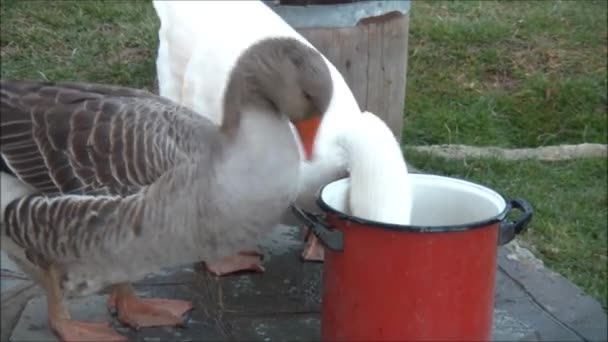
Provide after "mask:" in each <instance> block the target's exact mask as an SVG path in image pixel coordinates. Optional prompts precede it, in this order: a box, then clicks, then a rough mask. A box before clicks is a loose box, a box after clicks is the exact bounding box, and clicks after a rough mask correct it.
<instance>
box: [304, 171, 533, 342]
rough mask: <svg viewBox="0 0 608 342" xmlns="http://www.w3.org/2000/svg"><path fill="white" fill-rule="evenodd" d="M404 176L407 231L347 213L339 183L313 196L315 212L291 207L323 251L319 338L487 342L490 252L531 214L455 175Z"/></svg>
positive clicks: (523, 204) (344, 185)
mask: <svg viewBox="0 0 608 342" xmlns="http://www.w3.org/2000/svg"><path fill="white" fill-rule="evenodd" d="M410 177H411V179H412V182H413V210H412V224H411V225H407V226H406V225H394V224H386V223H382V222H374V221H369V220H365V219H362V218H359V217H355V216H352V215H350V214H349V213H348V209H347V203H348V193H349V192H348V191H349V190H348V189H349V179H342V180H338V181H336V182H333V183H330V184H328V185H326V186H324V187H323V188H322V189H321V190H320V192H319V196H318V199H317V203H318V205H319V206H320V207H321V209H322V210H323V211H324V213H325V214H324V215H314V214H310V213H307V212H304V211H302V210H300V209H298V208H294V212H295V213H296V215H298V216H299V217H300V218H302V219H304V221H305V222H306V223H307V225H308V226H309V227H310V229H311V230H312V231H313V232H314V233H315V234H316V235H317V237H318V238H319V239H320V240H321V241H322V242H323V243H324V245H325V247H326V248H325V261H324V270H323V297H322V300H323V303H322V311H321V337H322V339H323V341H489V340H490V339H491V336H492V318H493V308H494V281H495V275H496V255H497V249H498V248H497V246H498V245H501V244H505V243H507V242H509V241H511V240H512V239H513V237H514V236H515V235H516V234H519V233H520V232H522V231H523V230H524V229H525V228H526V227H527V225H528V223H529V222H530V220H531V218H532V213H533V211H532V207H531V206H530V204H529V203H528V202H527V201H525V200H522V199H513V200H507V199H505V198H504V197H503V196H501V195H500V194H498V193H497V192H495V191H493V190H491V189H489V188H486V187H484V186H481V185H478V184H475V183H471V182H467V181H464V180H460V179H456V178H450V177H441V176H434V175H425V174H411V175H410ZM513 210H518V211H521V212H522V213H521V215H519V217H518V218H517V219H516V220H515V221H510V220H507V216H508V215H509V213H510V212H511V211H513Z"/></svg>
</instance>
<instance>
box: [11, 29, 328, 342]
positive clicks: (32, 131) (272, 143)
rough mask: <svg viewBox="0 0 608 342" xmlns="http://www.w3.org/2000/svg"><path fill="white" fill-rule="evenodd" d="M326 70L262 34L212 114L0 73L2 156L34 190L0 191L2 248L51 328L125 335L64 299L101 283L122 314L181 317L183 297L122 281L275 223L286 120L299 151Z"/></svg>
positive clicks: (170, 321)
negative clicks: (75, 312) (138, 290)
mask: <svg viewBox="0 0 608 342" xmlns="http://www.w3.org/2000/svg"><path fill="white" fill-rule="evenodd" d="M329 80H330V76H329V71H328V69H327V67H326V65H325V63H324V62H323V60H322V59H321V58H320V57H319V56H318V54H317V53H316V52H315V51H314V50H312V49H310V48H309V47H307V46H305V45H303V44H301V43H299V42H298V41H296V40H293V39H291V40H290V39H283V40H266V41H262V42H260V43H258V44H255V45H253V46H252V47H250V48H249V49H248V50H247V51H245V52H244V53H243V54H242V56H241V57H240V59H239V61H238V63H237V67H235V68H234V70H233V71H232V73H231V76H230V81H229V84H228V87H227V92H226V105H225V106H224V110H225V113H224V115H223V118H222V123H221V124H220V125H217V124H215V123H213V122H211V121H210V120H208V119H206V118H205V117H203V116H201V115H198V114H196V113H194V112H192V111H191V110H190V109H188V108H186V107H183V106H180V105H178V104H176V103H174V102H172V101H170V100H168V99H165V98H162V97H159V96H156V95H152V94H150V93H147V92H144V91H139V90H134V89H130V88H124V87H114V86H106V85H99V84H85V83H67V82H66V83H48V82H28V81H2V83H1V84H0V93H1V111H2V116H1V121H0V127H1V131H0V132H1V134H0V142H1V145H0V151H1V153H2V158H3V159H4V160H5V161H6V164H7V165H8V167H9V168H10V169H11V170H12V171H13V172H14V174H16V175H17V177H18V178H19V180H20V181H21V182H23V183H25V184H27V186H29V187H31V188H32V189H34V190H35V191H38V193H37V194H32V195H29V196H22V197H18V198H9V197H8V196H7V195H8V194H9V193H5V192H3V193H2V214H3V216H4V217H3V219H4V227H3V228H4V229H2V239H1V241H2V249H3V250H5V251H6V252H7V254H8V255H9V256H11V258H13V259H14V260H15V261H16V262H17V264H18V265H20V266H21V267H22V269H23V270H24V271H25V272H27V273H28V274H29V275H30V276H31V277H32V278H33V279H35V280H37V281H39V282H40V284H41V285H42V286H43V288H44V289H45V291H46V294H47V304H48V318H49V325H50V327H51V328H52V329H53V330H54V331H55V332H56V333H57V334H58V335H59V336H60V337H61V338H62V339H63V340H76V341H110V340H111V341H116V340H124V337H123V336H121V335H119V334H117V333H115V332H114V331H113V330H112V329H111V328H110V327H109V325H108V324H107V323H105V322H81V321H76V320H73V319H72V318H71V317H70V314H69V312H68V311H67V309H66V307H65V305H64V297H74V296H84V295H88V294H92V293H95V292H98V291H100V290H103V289H104V288H107V287H110V289H111V296H110V300H109V305H110V306H114V307H115V308H116V309H117V311H118V317H119V320H121V321H122V322H123V323H125V324H128V325H130V326H132V327H137V328H139V327H148V326H162V325H179V324H182V315H183V314H184V313H185V312H187V311H189V310H190V309H191V308H192V304H191V303H190V302H186V301H177V300H166V299H141V298H138V297H137V296H136V295H135V293H134V291H133V288H132V287H131V285H130V283H131V282H133V281H136V280H138V279H141V278H143V277H144V276H145V275H146V274H147V273H150V272H153V271H156V270H158V269H160V268H161V267H166V266H175V265H179V264H187V263H192V262H195V261H199V260H210V259H211V260H213V259H217V258H222V257H226V256H229V255H233V254H235V253H236V252H237V251H239V250H240V249H241V248H242V247H243V246H247V245H254V244H255V242H256V241H257V240H258V239H259V238H260V237H261V236H263V235H264V234H265V233H267V232H268V230H269V229H270V228H272V227H273V226H274V225H276V224H277V223H278V222H279V220H280V218H281V216H282V215H283V213H284V212H285V211H286V209H287V207H288V206H289V205H290V204H291V203H293V201H294V200H295V197H296V195H297V190H298V189H297V184H294V182H293V179H294V178H297V177H298V173H299V172H300V158H301V151H300V150H299V146H298V143H297V140H296V139H294V138H296V137H294V134H293V132H292V130H291V127H290V125H289V123H290V122H291V123H292V124H293V125H294V126H295V127H296V129H297V132H298V133H299V135H300V137H302V140H303V141H302V145H303V146H304V152H305V155H306V157H307V158H310V156H311V155H312V149H313V139H314V137H315V135H316V129H317V128H318V125H319V117H320V113H324V112H325V111H326V108H327V106H328V104H329V100H330V97H331V92H332V91H331V82H330V81H329ZM279 89H280V91H279ZM283 113H286V114H283ZM259 131H264V132H266V133H267V134H257V133H258V132H259ZM2 176H3V177H2V185H5V184H7V185H10V184H11V182H10V178H5V175H4V174H3V175H2ZM13 185H15V184H13ZM21 190H22V191H21ZM28 190H29V189H28ZM25 192H27V191H26V190H25V186H24V187H21V188H19V187H18V186H17V188H16V191H14V192H13V194H14V195H23V194H24V193H25ZM51 192H52V194H51Z"/></svg>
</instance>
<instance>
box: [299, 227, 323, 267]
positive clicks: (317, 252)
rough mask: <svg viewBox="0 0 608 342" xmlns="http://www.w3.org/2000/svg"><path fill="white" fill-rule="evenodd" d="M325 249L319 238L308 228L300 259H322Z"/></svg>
mask: <svg viewBox="0 0 608 342" xmlns="http://www.w3.org/2000/svg"><path fill="white" fill-rule="evenodd" d="M324 258H325V250H324V249H323V245H322V244H321V242H320V241H319V239H318V238H317V237H316V236H315V234H313V233H312V232H311V231H310V230H309V231H308V233H307V235H306V243H305V244H304V250H303V251H302V259H304V260H308V261H323V260H324Z"/></svg>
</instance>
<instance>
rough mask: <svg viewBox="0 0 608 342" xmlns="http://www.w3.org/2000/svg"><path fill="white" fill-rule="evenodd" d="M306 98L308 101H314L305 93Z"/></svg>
mask: <svg viewBox="0 0 608 342" xmlns="http://www.w3.org/2000/svg"><path fill="white" fill-rule="evenodd" d="M304 98H306V99H307V100H308V101H311V100H312V96H310V94H308V93H304Z"/></svg>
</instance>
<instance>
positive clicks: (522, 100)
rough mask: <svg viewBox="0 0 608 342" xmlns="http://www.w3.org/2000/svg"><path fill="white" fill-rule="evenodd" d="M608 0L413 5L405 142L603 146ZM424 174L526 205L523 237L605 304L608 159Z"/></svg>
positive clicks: (441, 163)
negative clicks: (529, 213) (467, 182)
mask: <svg viewBox="0 0 608 342" xmlns="http://www.w3.org/2000/svg"><path fill="white" fill-rule="evenodd" d="M607 4H608V2H606V1H516V2H512V1H502V2H490V1H453V2H452V1H450V2H445V1H431V2H423V1H416V2H414V4H413V6H412V12H411V23H410V38H409V39H410V40H409V50H410V51H409V60H408V82H407V95H406V110H405V128H404V134H403V140H404V143H405V144H407V145H428V144H467V145H476V146H488V145H493V146H500V147H506V148H517V147H537V146H545V145H555V144H564V143H568V144H578V143H584V142H589V143H603V144H605V143H606V142H607V120H606V110H607V98H606V94H607V89H606V79H607V72H606V71H607V65H606V58H607V53H608V50H607V49H608V48H607V46H608V45H607V39H608V28H607V24H606V20H607V11H608V8H607ZM406 158H407V159H408V160H409V161H410V162H411V163H412V164H413V165H415V166H416V167H418V168H421V169H423V170H425V171H429V172H435V173H440V174H444V175H453V176H458V177H464V178H467V179H471V180H474V181H477V182H480V183H482V184H486V185H488V186H490V187H492V188H494V189H496V190H498V191H500V192H503V193H505V194H507V195H510V196H520V197H524V198H526V199H528V200H529V201H530V202H532V204H533V206H534V208H535V210H536V213H535V217H534V220H533V221H532V224H531V225H530V230H529V231H528V233H527V234H525V235H524V236H523V239H524V241H525V242H527V244H528V245H530V248H531V249H532V250H533V251H534V252H535V254H536V255H537V256H539V257H541V259H543V261H544V262H545V263H546V264H547V265H548V266H549V267H551V268H553V269H555V270H556V271H558V272H560V273H562V274H563V275H565V276H566V277H568V278H569V279H571V280H572V281H573V282H575V283H576V284H578V285H579V286H581V287H582V288H584V289H585V290H586V291H588V292H589V293H590V294H591V295H593V296H594V297H595V298H597V299H598V300H600V302H601V303H602V304H603V305H604V308H608V293H607V291H608V290H607V288H608V280H607V277H608V271H607V266H606V265H607V262H608V253H607V249H608V243H607V239H608V237H607V230H608V226H607V222H608V214H607V211H608V209H607V207H608V201H607V179H606V172H607V166H606V164H607V161H606V160H605V159H603V158H597V159H590V160H576V161H569V162H560V163H542V162H538V161H525V162H521V161H518V162H506V161H499V160H493V159H481V160H466V161H455V160H445V159H442V158H438V157H431V156H429V155H426V154H422V153H416V152H414V151H411V150H407V149H406Z"/></svg>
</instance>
